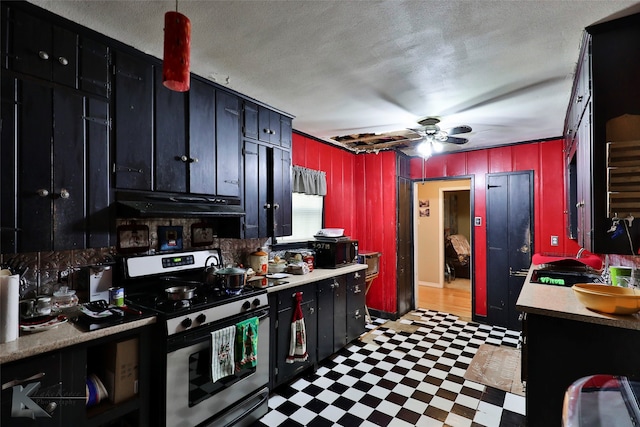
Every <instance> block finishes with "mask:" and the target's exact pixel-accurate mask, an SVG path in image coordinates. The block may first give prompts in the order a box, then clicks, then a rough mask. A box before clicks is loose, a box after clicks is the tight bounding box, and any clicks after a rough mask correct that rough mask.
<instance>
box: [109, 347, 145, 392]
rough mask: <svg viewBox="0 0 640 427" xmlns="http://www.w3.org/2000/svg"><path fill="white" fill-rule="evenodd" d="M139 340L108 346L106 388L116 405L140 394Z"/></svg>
mask: <svg viewBox="0 0 640 427" xmlns="http://www.w3.org/2000/svg"><path fill="white" fill-rule="evenodd" d="M138 348H139V343H138V338H132V339H129V340H126V341H120V342H115V343H111V344H108V345H107V349H106V350H107V351H106V363H105V375H104V379H105V387H106V388H107V393H108V394H109V400H110V401H112V402H113V403H114V404H117V403H120V402H123V401H125V400H127V399H130V398H132V397H134V396H135V395H137V394H138Z"/></svg>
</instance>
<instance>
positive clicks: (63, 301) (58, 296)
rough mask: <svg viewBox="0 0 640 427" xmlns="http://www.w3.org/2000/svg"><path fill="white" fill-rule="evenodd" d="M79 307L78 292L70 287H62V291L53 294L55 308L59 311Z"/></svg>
mask: <svg viewBox="0 0 640 427" xmlns="http://www.w3.org/2000/svg"><path fill="white" fill-rule="evenodd" d="M76 305H78V296H77V295H76V291H75V290H73V289H69V287H68V286H60V289H58V290H57V291H55V292H54V293H53V306H54V307H55V308H58V309H62V308H70V307H75V306H76Z"/></svg>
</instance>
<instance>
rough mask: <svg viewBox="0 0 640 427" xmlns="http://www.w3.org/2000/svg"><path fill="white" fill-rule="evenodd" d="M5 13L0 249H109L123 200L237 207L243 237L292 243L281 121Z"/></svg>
mask: <svg viewBox="0 0 640 427" xmlns="http://www.w3.org/2000/svg"><path fill="white" fill-rule="evenodd" d="M0 10H1V11H2V29H3V31H2V32H1V38H2V39H1V41H2V43H1V48H2V61H1V63H0V66H1V67H2V69H3V73H2V75H1V78H0V82H1V85H2V92H1V93H2V107H1V108H0V114H1V117H0V118H1V120H2V122H1V123H2V126H0V136H1V143H0V183H1V184H2V191H1V192H0V203H1V205H2V210H1V211H0V222H1V227H2V228H1V230H0V232H1V236H0V246H1V250H2V253H12V252H27V251H45V250H69V249H82V248H89V247H108V246H110V245H112V244H113V241H112V240H113V236H114V234H115V233H114V230H113V228H114V222H115V221H114V215H115V213H116V212H115V210H114V209H113V207H112V206H111V204H112V203H111V202H112V200H113V198H114V197H113V195H114V193H115V192H116V191H118V192H122V193H123V194H124V193H125V192H126V191H129V190H131V191H132V192H160V193H166V194H182V193H184V194H190V193H194V194H197V195H205V196H213V197H215V198H218V197H219V198H220V199H227V202H228V201H231V202H233V203H243V204H244V206H245V208H246V209H247V210H248V211H249V212H250V214H249V215H248V219H247V221H246V224H245V229H244V230H245V232H244V234H245V235H246V237H251V236H256V237H266V236H282V235H289V234H291V153H290V147H291V132H292V119H291V117H290V116H287V115H285V114H282V113H279V112H277V111H274V110H271V109H269V108H268V107H265V106H264V105H259V102H252V100H249V99H247V98H246V97H244V96H243V95H241V94H238V93H235V92H233V91H230V90H228V89H226V88H224V87H220V86H219V85H216V84H215V83H212V82H209V81H207V80H205V79H202V78H200V77H198V76H195V75H193V76H192V80H191V89H190V91H188V92H184V93H180V92H174V91H171V90H169V89H167V88H165V87H164V86H163V85H162V75H161V73H162V63H161V61H160V60H158V59H157V58H154V57H151V56H149V55H146V54H144V53H142V52H139V51H137V50H135V49H133V48H131V47H129V46H125V45H124V44H123V43H120V42H118V41H116V40H113V39H110V38H108V37H106V36H104V35H101V34H98V33H96V32H95V31H92V30H90V29H88V28H84V27H82V26H81V25H79V24H77V23H73V22H71V21H68V20H66V19H64V18H61V17H59V16H56V15H54V14H52V13H50V12H48V11H46V10H44V9H41V8H39V7H37V6H34V5H32V4H30V3H28V2H13V1H7V2H2V4H1V5H0ZM263 130H266V132H263ZM243 136H244V138H245V139H246V140H247V141H250V142H251V143H253V147H252V146H251V144H248V145H247V146H246V147H247V149H248V151H247V153H250V152H255V153H256V154H255V156H254V157H251V155H250V154H247V155H245V156H244V158H243V157H242V147H243V145H242V142H243ZM243 162H244V163H243ZM243 166H244V167H243ZM243 174H244V175H243ZM122 190H123V191H122ZM243 197H248V199H247V200H246V201H243V200H242V199H243ZM216 202H220V203H223V202H224V201H222V200H217V201H216ZM267 205H268V206H269V207H268V208H265V206H267ZM240 221H241V219H239V218H234V219H233V227H229V228H234V230H231V231H230V232H229V233H226V234H225V236H226V235H229V236H232V237H236V236H237V235H238V234H239V233H240V231H239V230H240V227H239V226H238V227H237V230H236V227H235V225H236V223H238V224H239V223H240ZM230 222H231V221H230Z"/></svg>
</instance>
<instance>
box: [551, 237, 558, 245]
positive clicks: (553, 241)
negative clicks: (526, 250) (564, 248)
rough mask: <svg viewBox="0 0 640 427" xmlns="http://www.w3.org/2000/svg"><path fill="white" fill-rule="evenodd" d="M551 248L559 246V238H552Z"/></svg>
mask: <svg viewBox="0 0 640 427" xmlns="http://www.w3.org/2000/svg"><path fill="white" fill-rule="evenodd" d="M551 246H558V236H551Z"/></svg>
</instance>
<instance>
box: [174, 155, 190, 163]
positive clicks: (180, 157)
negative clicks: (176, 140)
mask: <svg viewBox="0 0 640 427" xmlns="http://www.w3.org/2000/svg"><path fill="white" fill-rule="evenodd" d="M175 158H176V160H180V161H181V162H182V163H187V162H188V161H189V158H188V157H187V156H186V155H184V154H183V155H182V156H176V157H175Z"/></svg>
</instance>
